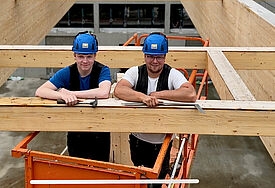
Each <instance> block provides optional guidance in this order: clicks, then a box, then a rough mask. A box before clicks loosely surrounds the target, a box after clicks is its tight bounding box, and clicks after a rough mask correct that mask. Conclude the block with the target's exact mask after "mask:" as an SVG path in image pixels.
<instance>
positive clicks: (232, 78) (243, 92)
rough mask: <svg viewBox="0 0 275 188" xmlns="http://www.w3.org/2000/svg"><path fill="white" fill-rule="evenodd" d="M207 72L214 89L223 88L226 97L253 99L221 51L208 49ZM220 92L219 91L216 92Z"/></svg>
mask: <svg viewBox="0 0 275 188" xmlns="http://www.w3.org/2000/svg"><path fill="white" fill-rule="evenodd" d="M208 57H209V58H208V60H209V61H208V72H209V75H210V77H211V79H212V81H213V83H214V85H215V86H217V87H215V88H216V89H218V90H221V89H222V90H223V93H224V94H223V95H224V96H225V97H226V98H234V99H235V100H255V98H254V97H253V95H252V94H251V92H250V91H249V90H248V88H247V87H246V85H245V84H244V82H243V81H242V79H241V77H240V76H239V75H238V73H237V72H236V71H235V69H234V68H233V66H232V65H231V64H230V62H229V61H228V60H227V58H226V57H225V55H224V54H223V53H222V52H221V51H211V50H209V51H208ZM218 93H221V92H218Z"/></svg>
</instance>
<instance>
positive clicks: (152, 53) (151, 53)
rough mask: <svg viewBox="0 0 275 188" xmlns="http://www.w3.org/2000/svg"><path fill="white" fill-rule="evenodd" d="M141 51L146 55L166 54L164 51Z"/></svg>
mask: <svg viewBox="0 0 275 188" xmlns="http://www.w3.org/2000/svg"><path fill="white" fill-rule="evenodd" d="M143 53H144V54H147V55H166V54H167V53H165V52H143Z"/></svg>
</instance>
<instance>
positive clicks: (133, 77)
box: [122, 66, 138, 87]
mask: <svg viewBox="0 0 275 188" xmlns="http://www.w3.org/2000/svg"><path fill="white" fill-rule="evenodd" d="M122 79H125V80H127V81H128V82H130V84H131V85H132V86H133V87H134V86H136V84H137V79H138V67H137V66H135V67H131V68H130V69H128V70H127V71H126V72H125V74H124V76H123V77H122Z"/></svg>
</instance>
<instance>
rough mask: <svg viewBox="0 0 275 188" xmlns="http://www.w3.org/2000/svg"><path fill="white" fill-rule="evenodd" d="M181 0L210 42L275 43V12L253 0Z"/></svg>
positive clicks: (197, 27)
mask: <svg viewBox="0 0 275 188" xmlns="http://www.w3.org/2000/svg"><path fill="white" fill-rule="evenodd" d="M181 2H182V4H183V6H184V8H185V9H186V11H187V12H188V15H189V16H190V18H191V20H192V22H193V24H194V25H195V27H196V29H197V30H198V32H199V34H200V36H201V37H202V38H203V39H206V38H210V45H211V46H275V21H274V20H275V15H274V14H273V13H272V12H270V11H267V10H266V9H265V8H264V7H262V6H261V5H259V4H257V3H256V2H254V1H252V0H219V1H185V0H182V1H181ZM213 10H215V11H213Z"/></svg>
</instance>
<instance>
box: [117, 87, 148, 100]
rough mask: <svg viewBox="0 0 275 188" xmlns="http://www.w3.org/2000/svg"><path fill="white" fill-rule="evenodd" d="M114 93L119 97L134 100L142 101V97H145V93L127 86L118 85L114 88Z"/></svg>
mask: <svg viewBox="0 0 275 188" xmlns="http://www.w3.org/2000/svg"><path fill="white" fill-rule="evenodd" d="M114 94H115V96H116V97H117V98H119V99H122V100H126V101H134V102H142V99H143V98H144V97H146V95H145V94H143V93H141V92H137V91H135V90H133V89H131V88H129V87H127V86H120V87H119V89H117V88H116V89H115V91H114Z"/></svg>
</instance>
